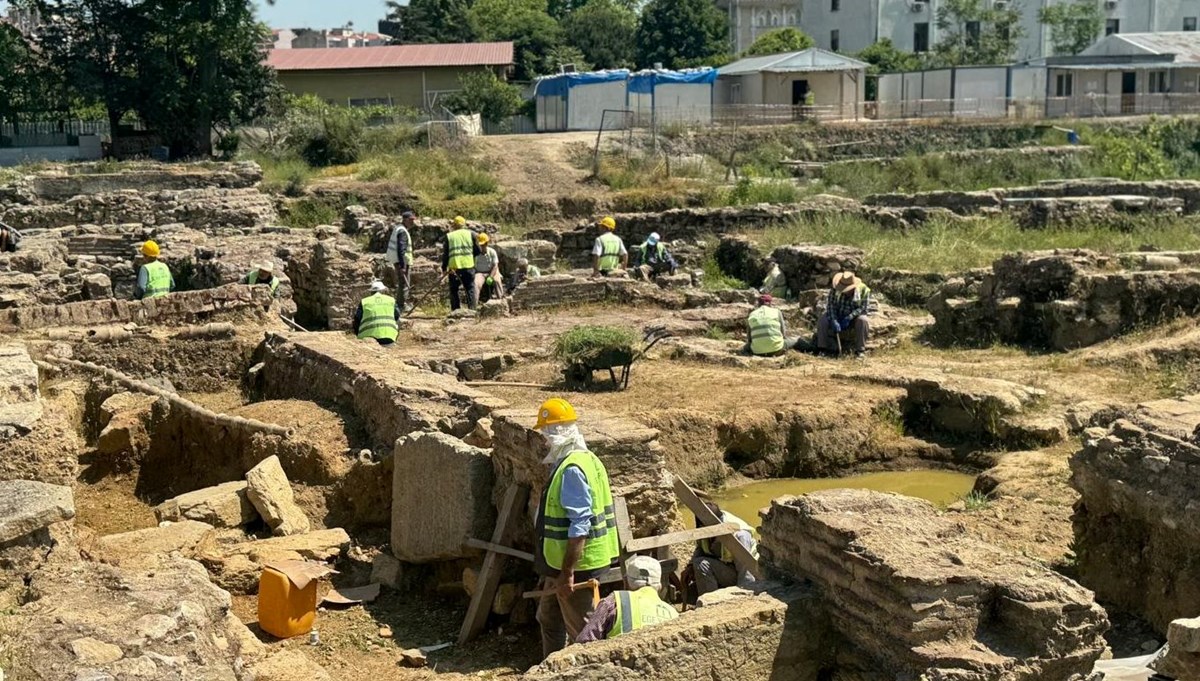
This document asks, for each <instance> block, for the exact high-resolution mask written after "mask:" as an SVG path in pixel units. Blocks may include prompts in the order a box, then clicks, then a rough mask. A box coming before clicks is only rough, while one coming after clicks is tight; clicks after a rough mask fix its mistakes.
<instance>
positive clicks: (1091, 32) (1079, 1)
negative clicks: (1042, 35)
mask: <svg viewBox="0 0 1200 681" xmlns="http://www.w3.org/2000/svg"><path fill="white" fill-rule="evenodd" d="M1038 21H1040V22H1042V23H1043V24H1045V25H1047V26H1049V27H1050V43H1051V44H1052V45H1053V46H1054V53H1055V54H1079V53H1080V52H1083V51H1084V50H1086V49H1087V48H1089V47H1091V45H1092V43H1094V42H1096V38H1098V37H1099V36H1100V31H1101V30H1103V29H1104V11H1103V10H1101V9H1100V0H1073V1H1072V2H1068V3H1063V4H1059V5H1050V6H1049V7H1043V8H1041V9H1040V10H1038Z"/></svg>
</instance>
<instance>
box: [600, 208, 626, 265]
mask: <svg viewBox="0 0 1200 681" xmlns="http://www.w3.org/2000/svg"><path fill="white" fill-rule="evenodd" d="M596 227H598V228H600V236H598V237H596V243H595V244H594V245H593V246H592V276H599V275H604V276H606V277H607V276H608V274H609V273H610V272H612V271H614V270H617V269H629V251H628V250H627V249H626V248H625V242H624V241H622V240H621V237H619V236H617V235H616V234H615V232H616V229H617V221H616V220H614V219H612V218H602V219H601V220H600V221H598V222H597V223H596Z"/></svg>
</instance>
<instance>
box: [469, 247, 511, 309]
mask: <svg viewBox="0 0 1200 681" xmlns="http://www.w3.org/2000/svg"><path fill="white" fill-rule="evenodd" d="M475 240H476V242H477V243H478V244H479V255H478V256H476V257H475V300H477V301H478V302H480V303H486V302H487V301H489V300H491V299H492V298H503V297H504V278H503V277H501V276H500V255H499V254H498V253H496V249H494V248H492V247H491V246H489V245H488V241H490V239H489V237H488V235H487V234H485V233H483V232H480V233H479V236H477V237H476V239H475Z"/></svg>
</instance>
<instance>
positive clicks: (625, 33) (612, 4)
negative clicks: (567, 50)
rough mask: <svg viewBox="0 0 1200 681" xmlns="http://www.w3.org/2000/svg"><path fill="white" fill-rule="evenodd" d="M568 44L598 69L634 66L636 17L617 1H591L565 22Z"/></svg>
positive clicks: (565, 35)
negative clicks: (577, 49)
mask: <svg viewBox="0 0 1200 681" xmlns="http://www.w3.org/2000/svg"><path fill="white" fill-rule="evenodd" d="M562 25H563V33H564V37H565V39H566V41H567V43H568V44H570V45H573V46H575V47H577V48H579V51H580V52H582V53H583V56H584V58H585V59H587V61H589V62H591V64H592V65H593V66H595V67H596V68H598V69H618V68H628V67H632V66H633V65H634V60H635V58H636V53H635V49H634V47H635V46H634V41H635V40H636V38H637V25H638V19H637V15H636V14H634V13H633V10H631V9H629V8H628V7H627V6H625V5H623V4H622V3H620V2H617V1H616V0H588V2H587V3H586V4H584V5H583V6H582V7H580V8H579V9H576V10H575V11H573V12H571V13H570V14H568V15H567V17H566V18H565V19H563V21H562Z"/></svg>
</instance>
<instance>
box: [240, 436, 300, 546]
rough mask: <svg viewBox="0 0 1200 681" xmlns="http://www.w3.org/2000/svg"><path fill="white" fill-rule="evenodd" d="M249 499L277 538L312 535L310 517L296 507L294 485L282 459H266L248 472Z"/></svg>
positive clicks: (276, 457) (274, 457)
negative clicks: (281, 463) (309, 533)
mask: <svg viewBox="0 0 1200 681" xmlns="http://www.w3.org/2000/svg"><path fill="white" fill-rule="evenodd" d="M246 483H247V486H246V496H247V497H248V498H249V499H250V503H251V504H254V508H255V509H257V510H258V513H259V515H261V516H262V517H263V520H265V521H266V522H267V525H270V526H271V530H272V531H273V532H274V533H275V534H277V535H283V536H290V535H294V534H304V533H306V532H308V529H309V522H308V516H306V515H304V511H302V510H300V507H299V506H297V505H296V500H295V497H294V496H293V495H292V486H291V483H289V482H288V479H287V475H285V474H284V472H283V466H282V465H280V463H279V457H278V456H272V457H269V458H267V459H264V460H263V461H262V462H261V463H259V464H258V465H257V466H255V467H254V468H251V469H250V470H249V471H248V472H247V473H246Z"/></svg>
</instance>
